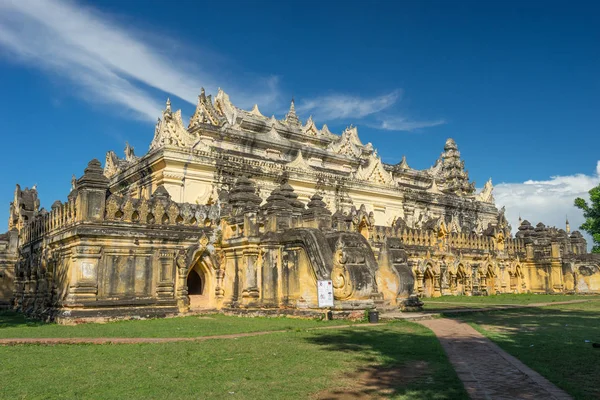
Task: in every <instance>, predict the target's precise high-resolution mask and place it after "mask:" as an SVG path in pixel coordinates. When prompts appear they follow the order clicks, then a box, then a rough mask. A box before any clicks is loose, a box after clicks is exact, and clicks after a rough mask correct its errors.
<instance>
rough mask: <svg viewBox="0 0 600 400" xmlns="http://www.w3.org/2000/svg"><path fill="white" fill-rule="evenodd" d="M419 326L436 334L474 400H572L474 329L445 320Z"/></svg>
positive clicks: (441, 319)
mask: <svg viewBox="0 0 600 400" xmlns="http://www.w3.org/2000/svg"><path fill="white" fill-rule="evenodd" d="M419 323H420V324H422V325H424V326H426V327H428V328H429V329H431V330H432V331H433V332H434V333H435V334H436V336H437V337H438V339H439V340H440V342H441V343H442V346H443V347H444V350H445V351H446V354H447V355H448V358H449V359H450V362H451V363H452V365H453V366H454V369H455V370H456V372H457V374H458V377H459V378H460V379H461V380H462V381H463V384H464V385H465V388H466V389H467V392H468V393H469V396H471V398H472V399H473V400H479V399H486V400H487V399H493V400H504V399H507V400H508V399H542V400H550V399H571V397H570V396H569V395H568V394H567V393H565V392H563V391H562V390H561V389H559V388H557V387H556V386H554V384H552V383H550V381H548V380H547V379H546V378H544V377H543V376H541V375H540V374H538V373H537V372H535V371H533V370H532V369H531V368H529V367H527V366H526V365H525V364H523V363H522V362H520V361H519V360H517V359H516V358H514V357H513V356H511V355H510V354H508V353H506V352H505V351H504V350H502V349H500V348H499V347H498V346H497V345H495V344H494V343H492V342H491V341H490V340H489V339H487V338H486V337H484V336H483V335H482V334H480V333H479V332H477V331H476V330H475V329H473V328H472V327H471V326H469V325H467V324H465V323H463V322H459V321H455V320H452V319H446V318H439V319H431V320H424V321H419Z"/></svg>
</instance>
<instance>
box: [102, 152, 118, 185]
mask: <svg viewBox="0 0 600 400" xmlns="http://www.w3.org/2000/svg"><path fill="white" fill-rule="evenodd" d="M120 171H121V168H120V166H119V157H118V156H117V155H116V154H115V152H114V151H112V150H111V151H108V152H106V161H105V162H104V176H106V177H107V178H112V177H113V176H115V175H116V174H118V173H119V172H120Z"/></svg>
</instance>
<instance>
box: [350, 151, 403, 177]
mask: <svg viewBox="0 0 600 400" xmlns="http://www.w3.org/2000/svg"><path fill="white" fill-rule="evenodd" d="M368 160H369V164H368V165H367V166H366V167H362V166H361V167H359V168H358V171H357V173H356V178H358V179H362V180H366V181H370V182H374V183H378V184H380V185H391V184H393V183H394V178H393V177H392V174H390V173H389V172H388V171H386V170H385V168H384V167H383V164H382V163H381V158H379V156H378V155H377V152H376V151H375V152H373V153H371V155H370V156H369V158H368Z"/></svg>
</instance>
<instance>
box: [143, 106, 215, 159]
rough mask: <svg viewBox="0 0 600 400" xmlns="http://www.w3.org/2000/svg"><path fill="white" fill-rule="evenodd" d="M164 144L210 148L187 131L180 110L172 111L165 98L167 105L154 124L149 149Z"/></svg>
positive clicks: (206, 149)
mask: <svg viewBox="0 0 600 400" xmlns="http://www.w3.org/2000/svg"><path fill="white" fill-rule="evenodd" d="M164 146H172V147H179V148H185V149H191V148H194V149H195V150H205V151H208V150H210V147H209V146H208V145H207V144H206V143H204V142H203V141H202V140H201V139H197V138H196V137H195V136H193V135H192V134H190V133H189V132H188V131H187V129H186V128H185V126H184V125H183V120H182V119H181V110H177V111H175V112H172V110H171V101H170V100H167V106H166V108H165V110H164V111H163V114H162V118H159V119H158V122H157V124H156V128H155V130H154V139H153V140H152V143H150V151H152V150H154V149H157V148H159V147H164Z"/></svg>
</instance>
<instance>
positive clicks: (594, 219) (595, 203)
mask: <svg viewBox="0 0 600 400" xmlns="http://www.w3.org/2000/svg"><path fill="white" fill-rule="evenodd" d="M588 193H589V194H590V203H589V204H588V202H587V201H585V200H584V199H582V198H581V197H578V198H576V199H575V207H577V208H579V209H580V210H583V217H584V218H585V222H584V223H583V224H582V225H581V226H580V227H579V229H581V230H583V231H585V232H587V233H589V234H590V235H591V236H592V239H593V240H594V247H593V248H592V253H600V185H598V186H596V187H595V188H593V189H592V190H590V191H589V192H588Z"/></svg>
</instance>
